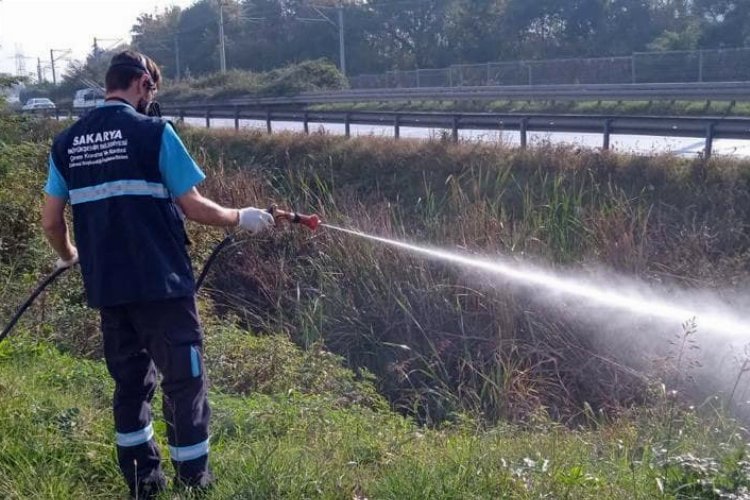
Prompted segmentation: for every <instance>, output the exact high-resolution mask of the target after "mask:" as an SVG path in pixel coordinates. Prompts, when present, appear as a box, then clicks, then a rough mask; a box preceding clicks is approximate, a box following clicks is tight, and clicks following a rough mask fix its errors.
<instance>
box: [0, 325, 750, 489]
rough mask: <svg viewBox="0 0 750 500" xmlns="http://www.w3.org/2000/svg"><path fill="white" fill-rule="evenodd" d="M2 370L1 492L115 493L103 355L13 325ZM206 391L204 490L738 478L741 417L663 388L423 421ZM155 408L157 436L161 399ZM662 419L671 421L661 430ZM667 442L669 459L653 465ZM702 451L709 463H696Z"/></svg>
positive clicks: (301, 398)
mask: <svg viewBox="0 0 750 500" xmlns="http://www.w3.org/2000/svg"><path fill="white" fill-rule="evenodd" d="M209 342H210V339H209ZM298 354H299V355H301V353H298ZM0 381H1V382H0V397H1V398H2V403H3V404H2V405H0V428H2V430H3V431H2V433H0V496H2V497H3V498H9V499H11V498H12V499H21V498H49V499H58V498H77V497H84V496H85V497H86V498H92V499H93V498H121V497H122V492H123V490H124V486H123V485H122V483H121V479H120V477H119V473H118V471H117V469H116V466H115V457H114V448H113V443H112V441H113V429H112V421H111V420H112V419H111V410H110V407H109V405H110V393H111V390H112V384H111V382H110V380H109V377H108V375H107V373H106V370H105V367H104V366H103V364H102V363H100V362H92V361H83V360H80V359H76V358H74V357H71V356H69V355H65V354H61V353H59V352H58V351H57V350H56V349H54V348H53V347H51V346H49V345H47V344H44V343H41V344H40V343H36V342H32V341H31V340H30V339H29V338H28V337H26V336H23V335H21V336H16V337H14V338H11V339H10V340H9V341H8V342H6V343H4V344H3V345H1V346H0ZM210 400H211V404H212V406H213V410H214V417H213V423H212V431H211V449H212V455H211V457H212V458H211V461H212V464H213V467H214V470H215V473H216V475H217V477H218V479H219V481H218V483H217V487H216V488H215V490H213V491H212V493H211V494H210V495H209V497H208V498H217V499H218V498H332V499H333V498H340V499H351V498H353V497H357V496H358V497H360V498H364V497H366V498H393V499H402V498H521V499H523V498H529V499H530V498H539V497H540V496H548V497H552V498H623V499H625V498H627V499H632V498H655V497H659V496H662V495H661V493H660V491H659V486H658V484H659V482H661V483H662V484H663V485H665V486H664V487H665V488H666V494H665V495H664V496H663V497H664V498H681V497H679V496H677V495H676V492H677V491H678V490H680V489H690V490H691V491H695V488H698V486H696V484H692V483H691V484H686V483H682V482H681V481H688V480H691V479H692V480H694V481H697V480H699V479H703V480H706V481H707V482H708V484H710V485H714V486H716V487H717V488H720V489H723V491H735V490H737V489H738V488H739V487H741V486H742V485H747V481H748V479H747V476H743V475H742V474H740V472H741V470H740V469H741V467H743V466H744V465H742V464H738V462H739V461H740V460H741V459H742V458H743V457H744V453H745V451H744V450H745V448H744V441H743V440H742V439H741V438H740V436H739V434H738V433H739V428H738V427H736V426H735V424H733V423H732V421H730V420H723V419H721V418H719V417H718V415H719V414H718V413H716V414H714V416H712V417H710V416H709V417H703V419H699V418H698V414H697V413H696V412H694V411H687V410H686V411H683V410H677V411H674V412H672V411H670V407H669V405H670V400H669V398H664V399H663V400H662V402H661V403H660V404H659V405H657V406H656V407H655V408H654V409H653V410H650V411H640V412H639V411H636V412H631V413H628V414H625V415H623V416H622V417H620V418H618V419H616V420H613V421H597V420H596V418H595V417H594V416H593V415H592V417H591V418H592V419H593V421H592V425H591V426H590V429H589V430H569V429H566V428H563V427H560V426H557V425H556V424H554V423H552V422H550V421H547V420H541V421H539V422H537V423H535V424H534V425H531V426H526V427H523V428H522V427H516V426H511V425H501V426H497V427H493V428H481V427H475V424H474V423H473V422H471V421H464V422H462V423H461V424H456V425H453V426H449V427H444V428H440V429H425V428H420V427H418V426H416V425H415V424H414V423H412V422H410V421H409V420H408V419H406V418H404V417H402V416H400V415H397V414H395V413H392V412H390V411H389V410H386V409H381V410H373V409H371V408H368V407H365V406H360V405H357V404H354V405H349V406H346V407H341V406H340V405H338V404H337V403H336V401H335V400H334V399H331V398H327V397H324V396H319V395H313V394H307V395H305V394H303V393H301V392H299V391H297V390H295V388H294V387H292V388H290V389H289V390H287V391H285V392H281V393H275V394H267V395H266V394H257V393H256V394H252V395H250V396H247V397H241V396H236V395H231V394H227V393H221V392H219V391H217V390H213V391H212V392H211V396H210ZM155 408H156V410H155V413H156V429H157V436H158V437H159V442H160V444H161V445H164V442H163V435H164V424H163V422H162V421H161V417H160V414H159V411H158V408H159V403H158V401H157V402H156V404H155ZM668 416H669V417H670V418H671V420H672V421H673V425H674V427H675V430H678V431H679V433H674V437H673V438H672V440H671V441H667V438H666V435H665V433H666V424H667V423H668V422H667V420H666V419H667V417H668ZM705 418H708V420H705ZM665 447H666V449H668V451H669V452H670V455H671V456H679V459H678V460H675V461H674V462H675V463H679V464H680V465H679V466H678V465H674V466H670V467H667V468H665V467H663V466H662V465H661V464H660V462H659V457H660V456H663V452H661V451H659V450H661V449H662V448H665ZM688 453H691V454H692V455H693V456H694V457H705V458H702V459H699V458H693V459H690V458H689V457H687V454H688ZM708 457H712V459H711V460H713V461H714V462H716V466H715V470H713V469H712V468H711V467H710V466H705V464H710V463H711V460H709V459H708ZM700 460H703V461H704V462H705V464H704V468H705V469H706V470H705V471H704V472H701V463H702V462H700ZM165 467H166V468H167V470H168V473H170V474H171V470H170V467H171V466H170V465H169V464H168V463H167V462H165ZM700 488H703V487H700ZM701 495H703V496H701ZM165 497H168V496H165ZM682 498H686V497H682ZM690 498H714V497H713V496H711V495H710V494H705V495H704V494H697V495H696V496H691V497H690Z"/></svg>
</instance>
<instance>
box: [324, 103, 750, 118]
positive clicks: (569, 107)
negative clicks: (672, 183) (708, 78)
mask: <svg viewBox="0 0 750 500" xmlns="http://www.w3.org/2000/svg"><path fill="white" fill-rule="evenodd" d="M311 109H315V110H319V111H337V110H351V111H460V112H468V113H471V112H475V113H476V112H494V113H532V114H535V113H542V114H543V113H567V114H597V115H615V116H617V115H671V116H675V115H676V116H682V115H684V116H748V115H750V103H746V102H729V101H543V100H534V101H490V102H481V101H418V100H414V101H408V102H407V101H405V102H381V103H374V102H364V103H340V104H321V105H315V106H312V107H311Z"/></svg>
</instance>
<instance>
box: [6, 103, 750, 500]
mask: <svg viewBox="0 0 750 500" xmlns="http://www.w3.org/2000/svg"><path fill="white" fill-rule="evenodd" d="M56 126H58V125H54V126H50V125H49V124H47V123H46V122H35V121H30V120H27V119H16V118H12V119H10V118H9V119H7V120H6V119H3V118H1V117H0V248H2V253H0V323H2V322H3V321H4V320H5V319H7V318H8V316H9V314H10V313H11V311H12V309H13V307H14V306H15V304H18V303H19V302H20V300H21V298H22V297H24V296H25V295H26V294H27V293H28V291H29V290H30V289H31V287H32V286H33V284H34V283H35V282H36V280H37V279H38V278H39V276H40V274H42V273H43V272H44V271H45V270H47V269H49V265H50V262H52V256H51V251H50V250H49V248H48V246H47V245H46V244H45V243H44V242H43V239H42V237H41V232H40V231H39V230H38V229H36V228H38V224H39V215H38V214H39V210H38V209H39V204H40V202H41V194H40V188H41V186H42V184H43V181H44V177H45V171H46V166H45V159H46V155H47V152H48V141H49V138H50V136H51V134H52V133H53V132H54V129H55V127H56ZM183 135H184V138H185V141H186V143H187V144H188V146H189V147H190V148H191V150H192V151H193V153H194V155H195V157H196V159H197V160H198V161H199V163H200V164H201V165H202V166H203V167H204V168H205V169H206V171H207V173H208V174H209V179H208V180H207V181H206V183H204V184H203V185H202V186H201V190H202V192H204V193H206V194H208V195H210V196H211V197H213V198H215V199H217V200H218V201H220V202H222V203H224V204H226V205H229V206H244V205H248V204H250V205H255V206H266V205H268V204H270V203H271V202H277V203H280V204H281V205H283V206H287V207H290V208H297V209H300V210H302V211H308V210H309V211H316V212H319V213H320V214H321V215H322V216H323V217H324V219H325V220H328V221H331V222H333V223H337V224H342V225H346V226H351V227H357V228H361V229H363V230H366V231H370V232H373V233H376V234H381V235H386V236H391V237H395V238H399V239H408V240H414V241H421V242H425V243H432V244H435V245H438V246H441V247H449V248H456V247H458V248H460V249H461V251H466V252H472V253H477V254H489V255H493V254H510V255H517V256H523V258H524V259H527V260H535V261H540V262H545V263H547V264H548V265H550V266H552V267H554V268H559V269H578V268H582V269H585V266H586V265H590V264H592V263H593V264H596V265H601V266H605V267H608V268H611V269H616V270H618V271H619V272H620V273H622V274H627V275H633V276H637V277H641V278H642V279H653V280H655V281H656V280H659V281H661V282H662V285H664V284H668V285H671V286H674V287H680V288H685V287H690V286H700V287H701V288H711V287H715V288H721V289H722V290H724V291H725V292H727V290H726V285H727V283H732V282H738V283H742V282H743V277H744V276H746V259H747V255H748V251H749V250H748V249H749V248H750V238H749V237H748V235H747V227H750V204H748V202H747V201H748V199H750V194H749V193H748V186H750V183H749V182H748V169H747V163H746V162H741V161H732V160H725V159H714V160H711V161H710V162H704V161H701V160H692V161H691V160H684V159H678V158H674V157H670V156H660V157H653V158H645V157H635V156H618V155H614V154H609V153H599V152H595V151H591V152H586V151H578V150H575V149H571V148H563V147H561V148H554V147H541V148H535V149H530V150H527V151H520V150H515V149H509V148H506V147H503V146H496V145H479V144H471V143H459V144H452V143H450V142H449V141H431V142H422V141H408V140H404V141H398V142H394V141H390V140H382V139H373V138H360V139H351V140H347V139H344V138H339V137H332V136H327V135H320V134H313V135H310V136H304V135H294V134H280V135H273V136H268V135H265V134H260V133H240V134H235V133H233V132H229V131H227V132H216V131H210V132H206V131H202V130H185V131H184V133H183ZM189 231H190V235H191V239H192V241H193V243H194V244H193V245H192V247H191V254H192V256H193V259H194V262H195V263H196V267H198V266H199V265H200V263H202V262H203V260H204V259H205V257H206V256H207V254H208V252H209V251H210V249H211V248H212V246H213V245H214V244H215V243H217V242H218V240H219V239H220V238H221V237H222V236H223V233H222V232H221V231H216V230H208V229H205V228H201V227H198V226H195V225H190V226H189ZM696 284H698V285H696ZM82 302H83V296H82V292H81V282H80V276H79V275H78V274H77V273H68V274H67V275H65V276H63V277H62V278H61V279H59V280H58V281H57V282H56V283H55V284H54V285H53V286H52V287H51V288H50V290H49V291H48V292H47V293H45V294H44V295H43V296H42V297H40V299H39V301H38V302H37V304H36V305H35V306H34V307H33V308H32V309H30V310H29V312H28V314H27V316H26V317H25V319H24V320H23V321H22V322H21V324H20V325H19V329H18V330H17V332H16V333H15V334H13V335H12V336H11V337H10V338H9V339H8V340H7V341H5V342H4V343H2V344H0V430H2V432H0V498H29V497H31V498H36V497H38V498H76V497H82V496H84V495H85V496H88V497H92V498H118V496H119V495H121V493H122V491H124V486H123V484H122V483H121V480H120V478H119V475H118V471H117V470H116V467H115V459H114V450H113V446H112V436H113V429H112V424H111V410H110V408H109V407H110V394H111V390H112V387H111V382H110V381H109V378H108V376H107V374H106V370H105V369H104V366H103V365H102V363H101V342H100V338H99V337H100V334H99V332H98V325H97V323H98V322H97V318H96V314H95V313H94V312H92V311H90V310H87V309H86V308H85V307H84V306H83V305H82ZM201 316H202V318H203V322H204V325H205V327H206V336H207V340H206V354H207V368H208V372H209V376H210V378H211V380H212V389H211V401H212V403H213V407H214V410H215V413H214V419H213V430H212V449H213V463H214V466H215V468H216V471H217V474H218V476H219V478H220V483H219V485H218V487H217V489H216V490H215V492H214V493H213V494H212V497H213V498H342V499H343V498H349V499H351V498H364V497H367V498H394V499H396V498H398V499H400V498H521V499H524V498H540V497H548V498H571V499H573V498H655V497H663V498H717V495H718V493H717V491H721V492H733V493H736V494H738V495H739V494H741V492H742V491H743V490H742V488H746V487H747V486H748V484H746V483H747V480H748V479H747V478H748V477H750V475H749V474H748V472H749V469H750V467H748V461H747V460H746V457H745V454H746V449H745V446H746V443H747V433H746V431H744V430H743V429H742V428H741V427H739V426H738V425H737V424H736V423H735V422H733V421H732V420H731V419H729V418H727V417H726V416H725V415H726V414H727V411H728V410H725V409H724V408H725V407H728V406H727V404H726V402H725V401H724V402H722V400H721V399H719V396H720V391H724V393H725V394H727V393H728V390H729V389H730V388H732V385H731V384H730V386H729V387H712V386H704V387H702V388H701V390H702V392H698V393H690V394H683V393H680V394H679V395H678V396H675V395H673V393H672V390H673V389H678V390H681V391H682V390H688V389H690V387H692V385H691V384H692V383H693V378H692V377H694V376H696V380H698V378H697V375H699V372H697V371H696V365H695V351H694V350H693V339H694V338H695V336H694V335H693V333H695V332H694V329H693V328H692V326H690V325H687V327H686V329H685V332H684V333H683V335H682V336H681V337H680V339H678V342H676V343H675V344H674V345H673V347H670V346H669V345H668V344H667V342H666V341H665V342H664V345H661V344H657V343H654V345H653V348H654V353H653V354H654V356H656V355H657V354H658V355H659V356H662V358H661V359H660V360H659V362H658V363H657V364H656V369H653V370H651V369H649V370H648V373H643V372H645V371H646V370H645V369H643V368H642V366H641V367H638V366H636V367H635V368H631V367H629V365H628V361H629V360H631V359H633V358H630V357H629V356H628V355H629V354H632V353H633V350H634V349H638V345H637V344H636V343H635V342H631V341H630V339H632V335H633V332H632V331H630V330H631V328H630V326H629V325H625V327H624V328H623V329H622V330H621V331H618V332H617V333H619V335H617V336H616V337H617V338H614V339H613V340H612V342H611V343H609V344H607V348H606V349H604V348H602V345H601V344H597V343H596V342H593V341H592V339H596V334H597V333H598V329H597V327H592V326H591V325H587V324H586V323H585V322H580V321H576V319H575V318H570V317H569V316H566V314H565V311H564V310H561V309H560V308H557V307H547V306H542V305H539V304H535V303H534V302H533V301H532V300H529V299H528V298H527V297H525V296H524V295H523V294H517V293H514V292H511V291H510V290H506V289H503V288H500V287H494V286H484V284H482V282H481V280H479V281H478V280H477V277H476V276H472V275H467V274H466V273H464V272H462V271H460V270H457V269H455V268H453V267H452V266H446V265H443V264H440V263H437V262H432V261H429V262H426V261H424V260H422V259H419V258H416V257H414V256H411V255H407V254H404V253H402V252H396V251H393V250H390V249H384V248H380V247H377V246H374V245H372V244H370V243H368V242H365V241H358V240H352V239H349V238H346V237H343V236H341V235H338V234H335V233H332V232H329V231H320V232H319V233H313V234H310V233H306V232H303V231H298V230H295V229H290V228H286V227H283V226H282V227H280V228H278V230H277V231H275V232H273V233H270V234H267V235H265V236H263V237H262V238H252V239H250V240H249V241H247V242H245V243H243V244H242V245H239V246H237V247H234V248H233V250H232V251H231V252H228V253H226V254H224V256H223V257H220V258H219V260H218V261H217V264H216V266H215V267H214V268H213V270H212V273H211V275H210V277H209V280H208V282H207V286H206V288H205V289H204V290H203V291H202V292H201ZM650 334H651V332H650V331H644V335H650ZM618 339H619V340H618ZM635 354H638V355H642V354H643V352H642V351H639V352H635ZM637 359H641V358H637ZM648 361H649V362H650V361H651V360H648ZM738 370H739V367H738ZM740 376H741V373H740V375H738V378H737V379H736V382H741V380H740V378H739V377H740ZM732 382H735V381H734V380H733V381H732ZM742 382H744V381H742ZM662 384H664V385H662ZM744 389H745V386H744V385H742V386H740V387H739V392H737V394H738V395H739V394H742V391H744ZM732 393H734V389H732ZM713 394H716V395H717V398H716V399H715V398H713V397H709V398H707V397H706V396H710V395H713ZM698 395H701V397H700V398H699V397H698ZM691 397H692V401H693V402H694V403H693V404H694V405H695V406H697V408H696V409H692V408H690V407H689V404H690V401H691ZM738 399H739V397H738ZM695 401H697V402H698V403H695ZM701 403H702V404H701ZM158 406H159V404H158V403H157V404H156V407H157V408H158ZM156 413H157V421H158V425H157V429H158V431H159V436H163V431H164V424H163V422H161V421H160V418H159V417H158V414H159V412H158V410H157V411H156ZM160 439H163V438H162V437H160ZM162 444H164V443H163V441H162ZM166 467H169V465H168V464H167V465H166ZM714 490H716V491H714Z"/></svg>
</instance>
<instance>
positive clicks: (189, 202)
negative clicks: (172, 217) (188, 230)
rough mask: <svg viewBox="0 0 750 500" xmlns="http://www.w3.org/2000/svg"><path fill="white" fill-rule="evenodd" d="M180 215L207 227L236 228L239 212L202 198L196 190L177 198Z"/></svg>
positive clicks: (192, 189)
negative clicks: (182, 214)
mask: <svg viewBox="0 0 750 500" xmlns="http://www.w3.org/2000/svg"><path fill="white" fill-rule="evenodd" d="M176 201H177V204H178V205H179V207H180V209H181V210H182V213H184V214H185V217H187V218H188V219H190V220H191V221H194V222H198V223H200V224H207V225H209V226H223V227H227V226H236V225H238V224H239V223H240V211H239V210H237V209H236V208H224V207H222V206H221V205H219V204H218V203H215V202H213V201H211V200H209V199H208V198H204V197H203V196H201V194H200V193H199V192H198V190H197V189H195V188H194V187H193V188H190V190H189V191H188V192H187V193H185V194H183V195H182V196H180V197H179V198H177V200H176Z"/></svg>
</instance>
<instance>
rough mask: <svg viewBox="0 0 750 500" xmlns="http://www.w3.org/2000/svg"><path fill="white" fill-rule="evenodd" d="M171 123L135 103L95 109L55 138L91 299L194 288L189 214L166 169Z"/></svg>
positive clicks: (176, 293)
mask: <svg viewBox="0 0 750 500" xmlns="http://www.w3.org/2000/svg"><path fill="white" fill-rule="evenodd" d="M165 125H166V123H165V122H164V121H162V120H160V119H158V118H150V117H147V116H144V115H141V114H139V113H137V112H136V111H135V110H134V109H133V108H132V107H131V106H128V105H114V106H103V107H100V108H97V109H94V110H92V111H91V112H90V113H88V114H87V115H86V116H84V117H82V118H81V119H80V120H78V121H77V122H76V123H75V124H73V125H72V126H71V127H70V128H68V129H66V130H65V131H63V132H62V133H61V134H60V135H59V136H57V137H56V138H55V141H54V143H53V145H52V159H53V160H54V162H55V165H56V166H57V168H58V170H59V171H60V174H61V175H62V177H63V178H64V179H65V181H66V183H67V187H68V192H69V195H70V204H71V205H72V207H73V226H74V230H75V241H76V246H77V247H78V254H79V257H80V262H81V272H82V274H83V282H84V285H85V288H86V295H87V299H88V303H89V305H90V306H91V307H96V308H99V307H108V306H115V305H120V304H127V303H132V302H144V301H153V300H162V299H169V298H176V297H185V296H189V295H192V294H193V293H194V291H195V281H194V279H193V270H192V267H191V264H190V258H189V256H188V253H187V249H186V244H187V242H188V240H187V235H186V233H185V228H184V225H183V221H182V217H181V216H180V213H179V212H178V210H177V207H176V206H175V204H174V201H173V200H172V198H171V196H170V194H169V192H168V191H167V188H166V186H165V185H164V184H163V181H162V176H161V173H160V171H159V151H160V149H161V141H162V133H163V131H164V127H165Z"/></svg>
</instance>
